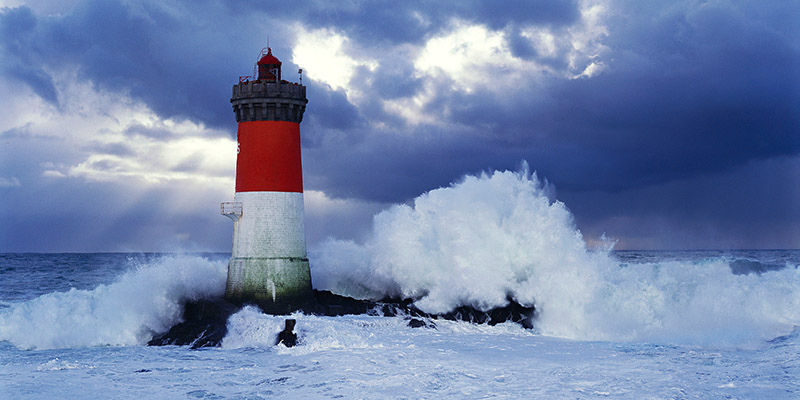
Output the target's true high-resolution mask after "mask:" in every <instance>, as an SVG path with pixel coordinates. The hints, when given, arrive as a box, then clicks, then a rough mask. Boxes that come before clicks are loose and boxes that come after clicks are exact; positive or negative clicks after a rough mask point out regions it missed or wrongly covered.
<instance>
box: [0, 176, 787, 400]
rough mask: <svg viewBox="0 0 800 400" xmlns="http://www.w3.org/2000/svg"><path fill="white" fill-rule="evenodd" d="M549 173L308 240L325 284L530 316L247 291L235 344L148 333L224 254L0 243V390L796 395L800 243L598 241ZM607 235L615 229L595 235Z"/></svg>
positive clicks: (488, 183) (169, 318)
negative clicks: (387, 307) (289, 325)
mask: <svg viewBox="0 0 800 400" xmlns="http://www.w3.org/2000/svg"><path fill="white" fill-rule="evenodd" d="M551 197H552V196H551V195H549V194H548V190H546V188H545V187H544V186H543V185H541V184H540V183H539V181H538V180H537V179H536V177H535V175H530V174H528V173H525V172H522V173H512V172H495V173H493V174H484V175H481V176H476V177H466V178H465V179H464V180H463V181H462V182H459V183H456V184H454V185H452V186H451V187H448V188H442V189H437V190H434V191H431V192H428V193H426V194H424V195H422V196H420V197H418V198H417V199H416V200H415V201H414V202H413V203H409V204H403V205H397V206H394V207H391V208H389V209H387V210H385V211H384V212H382V213H380V214H378V215H377V216H376V217H375V220H374V224H373V229H372V232H371V233H370V234H369V235H368V236H367V237H365V238H364V239H363V240H361V241H344V240H337V239H330V240H328V241H327V242H325V243H323V244H321V245H319V246H317V247H316V248H313V249H311V251H310V253H309V258H310V261H311V268H312V280H313V284H314V286H315V288H317V289H324V290H332V291H334V292H336V293H339V294H343V295H348V296H353V297H360V298H381V297H384V296H394V297H405V298H413V299H416V301H415V305H417V306H418V307H419V308H420V309H422V310H424V311H428V312H431V313H439V312H446V311H448V310H451V309H453V308H455V307H457V306H461V305H468V306H472V307H474V308H478V309H484V310H486V309H490V308H493V307H498V306H502V305H504V303H505V302H506V301H507V299H508V298H513V299H514V300H515V301H517V302H519V303H521V304H524V305H535V306H536V308H537V317H536V319H535V321H534V324H535V326H534V329H532V330H527V329H524V328H523V327H522V326H520V325H518V324H516V323H504V324H499V325H496V326H488V325H478V324H472V323H468V322H454V321H446V320H435V321H433V323H434V324H435V328H411V327H409V326H408V320H407V319H406V318H404V317H403V316H395V317H382V316H367V315H357V316H342V317H319V316H310V315H303V314H295V315H293V318H295V319H297V326H296V329H295V331H296V332H297V333H298V337H299V339H298V340H299V342H298V345H297V346H296V347H293V348H285V347H283V346H279V347H276V346H275V345H274V343H275V336H276V335H277V333H278V332H279V331H280V330H281V329H282V328H283V324H284V318H285V317H280V316H270V315H265V314H262V313H261V312H259V311H258V310H257V309H255V308H252V307H246V308H244V309H242V310H241V311H239V312H237V313H235V314H234V315H233V316H231V318H230V319H229V320H228V334H227V336H226V337H225V338H224V340H223V342H222V345H221V347H218V348H203V349H196V350H193V349H190V348H189V347H179V346H164V347H148V346H147V345H146V343H147V341H148V340H149V339H150V338H152V337H153V336H154V335H156V334H158V333H161V332H164V331H166V330H168V329H169V328H170V327H171V326H172V325H174V324H175V323H177V322H179V320H180V317H181V311H182V305H183V304H184V303H185V302H186V301H191V300H198V299H205V298H214V297H218V296H221V295H222V294H223V292H224V287H225V278H226V263H227V259H228V257H229V254H142V253H111V254H109V253H96V254H76V253H68V254H0V399H85V398H92V399H140V400H141V399H267V398H288V399H306V398H308V399H317V398H320V399H324V398H346V399H351V398H352V399H403V398H406V399H441V398H445V399H486V398H501V399H521V398H543V399H695V398H699V399H718V398H723V399H798V398H800V327H799V326H800V269H799V268H798V266H799V265H800V251H798V250H736V251H614V250H612V247H613V241H609V243H608V245H607V246H605V247H603V248H591V249H590V248H587V245H586V244H585V243H584V240H583V238H582V236H581V234H580V232H579V231H578V230H577V229H575V227H574V223H573V221H572V216H571V215H570V213H569V211H568V210H567V207H566V206H565V205H564V204H562V203H560V202H558V201H554V200H553V199H552V198H551ZM601 247H602V246H601Z"/></svg>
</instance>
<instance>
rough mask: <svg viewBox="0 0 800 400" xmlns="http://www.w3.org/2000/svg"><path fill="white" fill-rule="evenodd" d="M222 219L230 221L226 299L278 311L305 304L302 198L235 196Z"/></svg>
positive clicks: (225, 206) (308, 277) (286, 194)
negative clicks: (229, 253)
mask: <svg viewBox="0 0 800 400" xmlns="http://www.w3.org/2000/svg"><path fill="white" fill-rule="evenodd" d="M235 200H236V201H235V202H234V203H226V204H223V210H222V212H223V214H225V215H227V216H229V217H231V219H233V220H234V224H233V253H232V255H231V260H230V262H229V264H228V283H227V287H226V289H225V296H226V297H227V298H229V299H235V300H243V301H254V302H256V303H258V304H259V306H261V307H262V308H265V309H271V308H274V309H273V310H272V311H276V312H280V311H282V310H283V309H284V308H287V309H291V308H293V307H297V306H298V305H299V304H298V303H299V302H302V301H303V300H304V299H308V297H309V295H310V293H308V291H309V288H311V272H310V269H309V266H308V258H307V254H306V239H305V224H304V212H303V193H297V192H239V193H236V195H235Z"/></svg>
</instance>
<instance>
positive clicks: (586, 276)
mask: <svg viewBox="0 0 800 400" xmlns="http://www.w3.org/2000/svg"><path fill="white" fill-rule="evenodd" d="M610 248H611V246H609V249H608V250H599V251H590V250H588V249H587V247H586V244H585V242H584V240H583V238H582V235H581V233H580V232H579V231H578V230H577V229H576V228H575V224H574V222H573V218H572V215H571V214H570V212H569V211H568V210H567V208H566V207H565V205H564V204H563V203H561V202H558V201H551V200H550V199H549V196H548V193H547V190H545V185H543V184H542V183H541V182H540V181H539V180H538V179H537V177H536V175H535V174H530V173H529V172H528V171H527V170H523V171H520V172H510V171H503V172H500V171H496V172H493V173H485V174H481V175H479V176H467V177H465V178H464V179H463V180H462V181H461V182H460V183H457V184H454V185H452V186H450V187H447V188H440V189H436V190H432V191H430V192H428V193H425V194H423V195H421V196H419V197H417V198H416V199H415V200H414V202H413V204H412V205H405V204H400V205H395V206H392V207H391V208H389V209H387V210H385V211H383V212H381V213H379V214H378V215H376V216H375V217H374V220H373V227H372V232H371V234H370V235H369V236H368V238H367V239H365V240H364V242H363V243H356V242H353V241H342V240H335V239H330V240H328V241H326V242H324V243H323V244H322V245H321V246H320V247H319V248H318V249H316V252H315V253H313V254H314V255H315V259H313V260H312V280H313V282H314V286H315V288H317V289H325V290H331V291H333V292H335V293H339V294H343V295H348V296H353V297H360V298H373V299H377V298H382V297H386V296H391V297H403V298H412V299H416V302H415V305H416V306H418V307H419V308H420V309H422V310H424V311H427V312H431V313H444V312H447V311H450V310H452V309H454V308H456V307H458V306H462V305H465V306H471V307H475V308H478V309H482V310H487V309H490V308H493V307H500V306H504V305H506V303H507V298H508V297H511V298H513V299H514V300H516V301H517V302H519V303H521V304H523V305H526V306H531V305H534V306H535V307H536V309H537V313H538V320H537V321H536V326H537V330H538V331H539V332H541V333H543V334H547V335H553V336H560V337H567V338H575V339H588V340H626V341H628V340H656V341H666V342H683V343H687V342H688V343H698V344H702V343H716V344H737V345H738V344H742V343H747V342H750V341H753V340H759V341H760V340H764V339H770V338H773V337H775V336H778V335H781V334H785V333H787V332H789V331H791V329H792V328H793V327H794V326H796V325H799V324H800V272H799V271H798V269H797V266H796V265H794V266H790V267H789V268H783V269H780V270H777V269H776V270H771V271H765V272H763V273H761V274H742V273H733V271H736V268H732V267H731V265H730V262H731V260H726V259H724V258H716V259H708V260H694V261H676V262H655V263H638V264H631V263H622V262H620V261H618V260H617V259H615V257H614V256H613V254H612V253H611V252H610ZM734 267H735V266H734Z"/></svg>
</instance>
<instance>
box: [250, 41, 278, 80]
mask: <svg viewBox="0 0 800 400" xmlns="http://www.w3.org/2000/svg"><path fill="white" fill-rule="evenodd" d="M261 53H262V54H263V53H264V51H263V50H262V51H261ZM256 65H257V66H258V80H260V81H261V80H266V81H270V82H280V81H281V60H278V58H277V57H275V56H273V55H272V49H271V48H269V47H267V54H264V55H263V56H262V57H261V59H260V60H258V62H257V63H256Z"/></svg>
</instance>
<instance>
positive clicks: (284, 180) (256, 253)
mask: <svg viewBox="0 0 800 400" xmlns="http://www.w3.org/2000/svg"><path fill="white" fill-rule="evenodd" d="M301 82H302V80H301ZM306 103H308V100H307V99H306V88H305V86H303V85H302V84H298V83H294V82H287V81H285V80H283V79H282V77H281V61H280V60H278V58H277V57H275V56H273V55H272V49H270V48H266V49H262V50H261V52H260V53H259V55H258V61H257V62H256V65H255V69H254V71H253V76H242V77H239V83H237V84H235V85H233V96H232V97H231V104H232V105H233V112H234V113H235V114H236V122H238V124H239V127H238V131H237V134H236V136H237V157H236V193H235V195H234V201H232V202H225V203H222V205H221V210H222V214H223V215H225V216H227V217H229V218H231V219H232V220H233V251H232V254H231V259H230V261H229V262H228V281H227V284H226V288H225V297H226V298H227V299H228V300H230V301H233V302H237V303H247V302H250V303H256V304H258V305H259V306H260V307H261V308H262V309H263V310H264V311H266V312H269V313H276V314H279V313H288V312H291V311H293V310H296V309H298V308H299V307H301V306H303V305H305V304H306V303H308V302H309V301H310V300H311V299H313V293H312V288H311V272H310V269H309V265H308V258H307V254H306V239H305V226H304V222H303V217H304V211H303V170H302V165H301V160H300V122H301V121H302V120H303V112H304V111H305V108H306Z"/></svg>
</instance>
